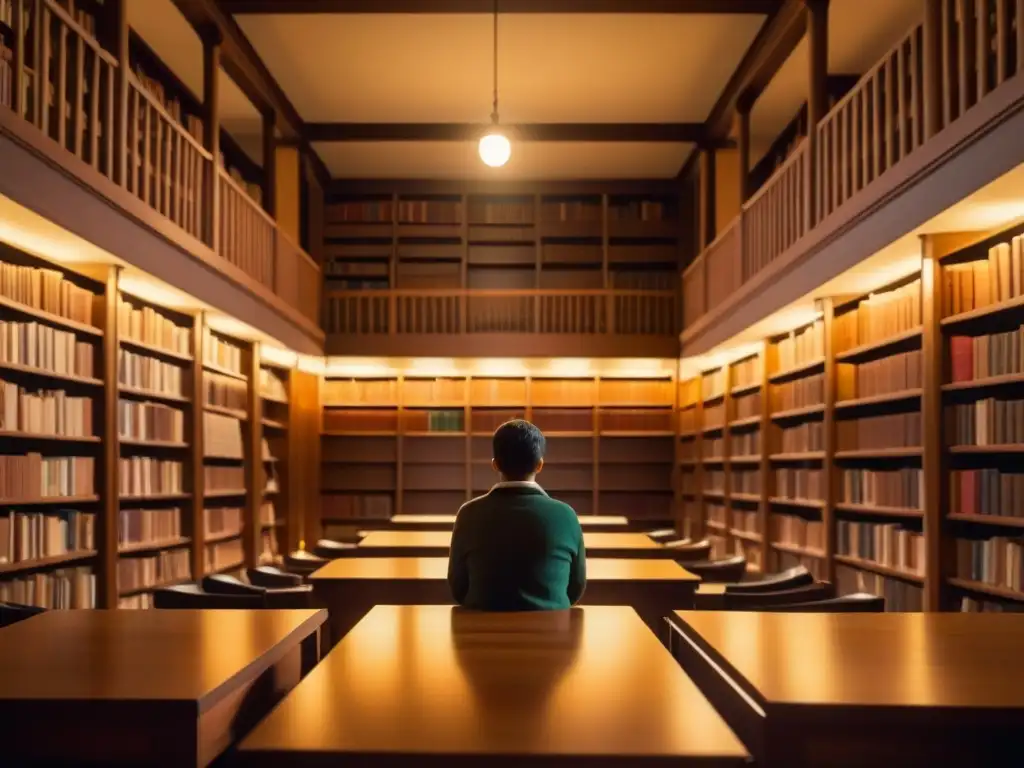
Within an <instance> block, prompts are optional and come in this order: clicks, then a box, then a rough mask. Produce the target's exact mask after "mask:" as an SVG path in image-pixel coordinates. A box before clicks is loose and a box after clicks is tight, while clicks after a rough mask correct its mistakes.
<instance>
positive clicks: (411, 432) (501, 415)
mask: <svg viewBox="0 0 1024 768" xmlns="http://www.w3.org/2000/svg"><path fill="white" fill-rule="evenodd" d="M481 216H483V214H481ZM487 226H491V225H487ZM493 226H504V225H499V224H493ZM323 396H324V411H323V424H322V432H321V435H322V462H323V463H322V467H323V469H322V472H323V476H322V488H323V519H324V521H325V522H326V523H329V524H334V525H343V524H358V523H359V522H360V521H374V520H386V519H388V518H390V517H391V516H392V515H394V514H444V513H447V514H451V513H452V512H454V511H455V510H456V509H458V507H459V506H460V505H461V504H462V503H464V502H465V501H466V500H467V499H469V498H472V497H473V496H477V495H480V494H482V493H485V492H486V491H487V490H488V489H489V488H490V487H491V486H492V485H493V484H494V483H495V482H496V481H497V476H496V475H495V473H494V471H493V470H492V469H491V467H490V460H491V435H492V434H493V432H494V430H495V428H497V427H498V426H499V425H500V424H501V423H503V422H505V421H507V420H509V419H512V418H526V419H529V420H531V421H533V422H534V423H535V424H537V426H539V427H540V428H541V429H542V430H543V431H544V433H545V436H546V437H547V439H548V442H547V456H546V459H545V467H544V471H543V473H542V475H541V479H540V482H541V483H542V485H544V487H545V488H546V489H547V491H548V492H549V493H550V494H551V495H553V496H554V497H556V498H559V499H562V500H563V501H565V502H566V503H568V504H570V505H572V506H573V508H574V509H576V511H577V512H578V513H579V514H607V515H627V516H629V517H631V518H634V519H643V520H650V521H652V523H653V522H666V521H671V520H673V519H674V517H675V514H676V507H675V494H674V489H675V487H676V486H675V471H676V469H675V466H674V461H675V447H674V442H675V439H676V431H675V430H676V414H675V410H676V396H677V395H676V384H675V380H674V378H673V377H671V376H664V377H661V378H653V379H649V378H634V379H627V378H605V377H586V378H557V377H552V376H533V375H531V376H519V377H466V376H456V377H434V376H404V375H395V376H392V377H384V378H363V379H359V378H336V377H330V376H329V377H328V378H327V379H326V380H325V382H324V388H323Z"/></svg>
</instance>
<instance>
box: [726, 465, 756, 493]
mask: <svg viewBox="0 0 1024 768" xmlns="http://www.w3.org/2000/svg"><path fill="white" fill-rule="evenodd" d="M729 487H730V490H731V491H732V492H733V493H760V492H761V473H760V472H759V471H758V470H756V469H755V470H742V469H737V468H735V467H733V469H732V472H730V473H729Z"/></svg>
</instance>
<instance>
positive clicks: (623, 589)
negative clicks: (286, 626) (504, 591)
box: [309, 557, 700, 642]
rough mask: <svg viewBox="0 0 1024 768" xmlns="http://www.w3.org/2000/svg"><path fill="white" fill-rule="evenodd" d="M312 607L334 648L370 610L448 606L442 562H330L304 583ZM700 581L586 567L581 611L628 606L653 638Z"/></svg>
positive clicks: (684, 574)
mask: <svg viewBox="0 0 1024 768" xmlns="http://www.w3.org/2000/svg"><path fill="white" fill-rule="evenodd" d="M309 580H310V582H311V583H312V584H313V597H314V599H315V600H316V601H317V604H318V605H320V606H322V607H324V608H327V609H328V610H329V612H330V618H329V619H328V621H329V623H330V638H331V642H337V641H338V640H339V639H340V638H342V637H343V636H344V635H345V633H347V632H348V631H349V630H351V629H352V627H354V626H355V625H356V623H357V622H358V621H359V620H360V619H362V618H363V617H364V616H365V615H366V614H367V613H368V612H369V611H370V609H371V608H373V607H374V606H375V605H451V604H452V595H451V592H450V591H449V589H448V559H447V558H443V557H423V558H414V557H367V558H362V557H347V558H340V559H338V560H332V561H331V562H330V563H328V564H327V565H325V566H324V567H323V568H321V569H320V570H318V571H316V572H315V573H314V574H313V575H312V576H310V577H309ZM699 583H700V579H699V578H698V577H697V576H694V575H693V574H692V573H690V572H689V571H687V570H686V569H685V568H683V567H682V566H681V565H679V564H678V563H676V562H674V561H672V560H606V559H602V558H594V559H591V560H588V561H587V589H586V591H585V592H584V593H583V601H582V602H583V605H626V606H632V607H633V608H634V609H635V610H636V612H637V613H638V614H640V616H641V617H642V618H643V620H644V621H645V622H646V623H647V624H648V625H649V626H650V627H651V629H652V631H654V632H655V633H657V634H658V637H660V638H662V639H665V638H666V630H665V617H666V616H669V615H670V614H671V613H672V611H674V610H677V609H680V608H692V607H693V593H694V591H695V590H696V588H697V585H698V584H699Z"/></svg>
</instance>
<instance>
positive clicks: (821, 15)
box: [804, 0, 828, 227]
mask: <svg viewBox="0 0 1024 768" xmlns="http://www.w3.org/2000/svg"><path fill="white" fill-rule="evenodd" d="M804 2H805V3H806V5H807V46H808V48H809V49H810V55H809V56H808V61H809V62H810V68H809V70H808V72H807V141H808V145H807V149H808V153H807V165H808V168H809V172H808V179H809V182H810V183H809V184H808V185H807V190H806V192H805V194H807V195H808V196H809V199H810V215H811V218H810V221H809V222H808V226H809V227H810V226H813V225H814V223H816V222H817V221H818V217H819V216H820V215H821V211H819V210H818V209H817V205H816V198H815V195H816V191H817V190H815V189H814V181H815V179H817V177H818V175H817V173H816V172H815V163H816V162H817V156H816V147H815V144H816V140H817V132H818V123H820V122H821V121H822V119H823V118H824V117H825V115H826V114H827V113H828V0H804Z"/></svg>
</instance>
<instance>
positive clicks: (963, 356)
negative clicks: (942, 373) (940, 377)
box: [949, 326, 1024, 382]
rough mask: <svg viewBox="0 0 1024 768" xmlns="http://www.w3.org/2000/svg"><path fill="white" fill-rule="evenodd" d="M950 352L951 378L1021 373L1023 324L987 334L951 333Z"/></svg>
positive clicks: (960, 379)
mask: <svg viewBox="0 0 1024 768" xmlns="http://www.w3.org/2000/svg"><path fill="white" fill-rule="evenodd" d="M949 356H950V374H951V378H952V380H953V381H954V382H960V381H977V380H978V379H987V378H989V377H991V376H1005V375H1007V374H1013V373H1024V326H1021V327H1019V328H1015V329H1014V330H1012V331H1005V332H1003V333H993V334H989V335H987V336H953V337H951V338H950V340H949Z"/></svg>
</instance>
